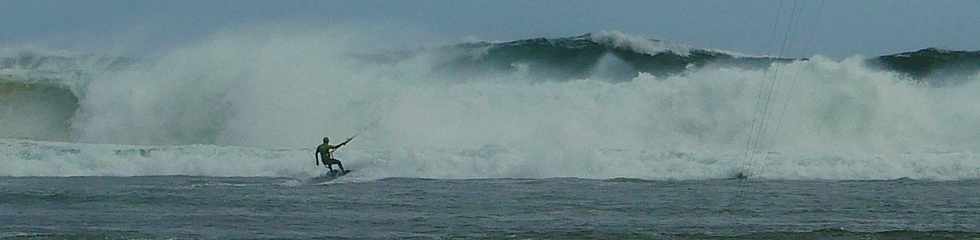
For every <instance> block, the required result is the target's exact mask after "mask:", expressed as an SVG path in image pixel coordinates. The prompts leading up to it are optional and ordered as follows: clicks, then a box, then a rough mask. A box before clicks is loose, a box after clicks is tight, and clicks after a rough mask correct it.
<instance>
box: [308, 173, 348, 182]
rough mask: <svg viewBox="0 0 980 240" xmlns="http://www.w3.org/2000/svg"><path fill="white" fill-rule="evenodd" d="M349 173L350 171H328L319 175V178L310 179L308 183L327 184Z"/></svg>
mask: <svg viewBox="0 0 980 240" xmlns="http://www.w3.org/2000/svg"><path fill="white" fill-rule="evenodd" d="M350 172H351V170H344V171H340V170H330V171H326V172H323V173H321V174H320V176H316V177H313V179H310V181H312V182H329V181H333V180H336V179H337V178H340V177H343V176H344V175H347V174H348V173H350Z"/></svg>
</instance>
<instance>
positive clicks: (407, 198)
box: [0, 173, 980, 239]
mask: <svg viewBox="0 0 980 240" xmlns="http://www.w3.org/2000/svg"><path fill="white" fill-rule="evenodd" d="M352 174H354V173H352ZM0 184H2V185H0V186H2V187H3V188H2V190H0V194H2V195H0V199H2V202H3V204H2V205H0V206H2V208H0V209H2V211H0V216H3V218H0V226H3V227H0V236H2V237H4V238H13V239H20V238H24V239H35V238H40V239H65V238H67V239H134V238H135V239H174V238H176V239H283V238H287V239H296V238H303V239H308V238H319V239H977V238H980V233H977V232H976V229H978V228H980V222H978V221H977V216H980V190H978V189H980V188H978V186H980V182H978V181H948V182H946V181H944V182H937V181H917V180H905V179H903V180H892V181H789V180H787V181H775V180H738V179H733V180H693V181H649V180H640V179H629V178H616V179H604V180H597V179H581V178H544V179H516V178H495V179H459V180H449V179H426V178H389V179H382V180H376V181H366V182H346V183H331V182H325V183H318V182H308V181H307V180H303V179H290V178H259V177H196V176H149V177H61V178H58V177H18V178H11V177H4V178H0Z"/></svg>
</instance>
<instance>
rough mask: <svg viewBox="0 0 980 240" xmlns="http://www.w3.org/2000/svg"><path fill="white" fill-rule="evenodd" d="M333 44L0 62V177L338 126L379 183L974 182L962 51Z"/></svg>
mask: <svg viewBox="0 0 980 240" xmlns="http://www.w3.org/2000/svg"><path fill="white" fill-rule="evenodd" d="M345 34H347V33H346V32H340V33H338V32H329V31H328V32H325V33H318V32H299V33H294V32H290V33H276V34H249V33H224V34H217V35H215V36H213V37H212V38H211V39H208V40H207V41H203V42H201V43H199V44H191V45H187V46H184V47H181V48H177V49H174V50H172V51H170V52H166V53H163V54H161V55H160V56H157V57H154V58H147V59H129V58H119V57H107V56H99V55H91V54H88V55H86V54H69V55H64V54H60V55H59V54H56V55H53V56H47V55H43V54H32V53H18V54H8V55H6V56H5V57H3V58H0V113H2V114H0V121H2V123H3V128H2V129H0V138H3V139H5V140H4V142H6V146H5V147H4V149H3V151H4V152H3V153H2V154H0V161H3V162H4V163H3V164H4V165H5V166H14V167H10V168H2V169H0V171H2V172H0V175H14V176H34V175H40V176H48V175H50V176H63V175H147V174H150V175H153V174H187V175H195V174H202V175H217V176H282V175H297V174H299V175H302V174H313V171H312V170H310V166H308V165H309V162H310V161H312V159H310V158H312V156H310V155H312V154H311V153H309V152H308V149H307V148H309V147H312V146H313V145H315V144H317V143H318V142H319V139H321V138H322V137H323V136H330V137H333V138H336V139H342V138H344V137H347V136H352V135H359V137H358V139H357V141H356V142H355V144H354V145H355V146H357V147H352V148H351V149H349V150H345V151H349V152H346V153H345V154H350V155H344V156H343V157H344V158H345V163H348V162H349V163H350V164H353V165H354V166H357V165H359V164H360V165H361V167H363V168H364V169H366V170H367V171H358V173H359V174H364V176H368V177H377V178H383V177H398V176H404V177H449V178H457V177H461V178H466V177H589V178H617V177H624V178H640V179H714V178H732V177H748V178H775V179H896V178H903V177H907V178H916V179H920V178H921V179H971V178H978V175H980V168H978V167H977V166H980V158H978V157H977V156H976V153H978V152H980V135H977V134H976V131H970V129H980V123H977V122H976V121H970V119H980V108H978V106H976V104H968V103H971V102H976V101H977V96H976V93H977V91H978V90H980V82H978V81H976V80H977V79H980V74H978V72H977V71H976V69H977V66H976V64H974V63H975V62H976V59H978V57H977V55H978V54H977V53H976V52H963V51H948V50H938V49H926V50H922V51H917V52H910V53H901V54H896V55H888V56H882V57H877V58H873V59H866V58H863V57H851V58H847V59H843V60H833V59H828V58H825V57H821V56H814V57H811V58H808V59H788V58H773V57H762V56H749V55H743V54H734V53H730V52H724V51H716V50H708V49H698V48H693V47H689V46H684V45H680V44H671V43H666V42H663V41H658V40H649V39H645V38H640V37H633V36H628V35H625V34H622V33H615V32H604V33H596V34H587V35H582V36H576V37H568V38H552V39H545V38H539V39H528V40H520V41H513V42H494V43H490V42H477V43H465V44H458V45H450V46H444V47H439V48H433V49H422V50H408V51H402V52H385V53H377V52H364V51H360V50H361V49H365V48H364V47H363V46H361V45H358V44H360V43H361V42H362V41H356V39H355V38H354V37H351V36H349V35H345ZM267 35H274V36H280V37H276V38H270V39H262V40H261V41H259V40H256V39H255V38H256V36H267ZM338 36H343V37H338ZM954 70H955V71H954ZM769 88H771V89H772V91H771V93H772V96H771V97H769V98H768V99H770V100H771V101H770V102H771V103H772V107H771V108H770V110H771V111H770V113H771V114H767V115H765V116H764V117H765V118H766V119H768V120H767V121H768V122H770V124H769V125H767V127H768V130H767V132H766V133H765V134H764V136H761V137H760V141H759V143H758V145H759V146H760V147H759V148H757V149H756V148H753V149H747V148H746V147H745V146H746V144H745V143H746V139H747V138H748V137H749V136H751V135H752V134H753V133H754V132H752V130H751V129H752V126H753V123H754V122H755V121H757V120H759V119H760V114H758V112H759V111H760V109H761V106H760V104H759V102H760V101H759V100H760V97H759V96H760V94H761V93H764V92H763V90H765V89H769ZM13 139H30V140H43V141H56V142H67V143H54V142H43V141H42V142H31V141H29V140H13ZM195 144H199V145H195ZM137 145H150V146H158V147H152V148H143V147H137ZM225 146H240V147H225ZM276 148H282V149H304V150H295V151H293V150H290V151H285V152H280V151H273V150H270V149H276ZM58 149H67V150H65V151H67V152H63V151H61V150H58ZM127 149H128V150H127ZM141 149H142V152H146V153H147V154H141V153H142V152H141ZM116 150H120V151H122V152H120V153H117V152H116ZM127 151H135V152H136V153H138V154H126V152H127ZM770 152H771V153H770Z"/></svg>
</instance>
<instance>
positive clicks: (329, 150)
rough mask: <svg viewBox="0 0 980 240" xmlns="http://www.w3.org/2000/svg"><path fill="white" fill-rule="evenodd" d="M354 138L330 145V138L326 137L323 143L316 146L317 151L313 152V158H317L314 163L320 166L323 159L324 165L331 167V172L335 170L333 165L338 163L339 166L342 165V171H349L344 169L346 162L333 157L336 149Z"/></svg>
mask: <svg viewBox="0 0 980 240" xmlns="http://www.w3.org/2000/svg"><path fill="white" fill-rule="evenodd" d="M353 139H354V137H350V138H347V141H344V142H342V143H340V144H337V145H330V138H327V137H324V138H323V144H320V145H319V146H316V152H314V153H313V158H314V159H316V161H314V162H313V163H314V164H315V165H316V166H320V161H322V162H323V165H326V166H327V169H330V171H331V172H333V167H331V166H332V165H334V164H337V166H339V167H340V172H342V173H343V172H347V171H346V170H344V164H341V163H340V160H337V159H335V158H333V152H334V151H336V149H338V148H340V147H343V146H344V145H346V144H347V143H349V142H350V141H351V140H353Z"/></svg>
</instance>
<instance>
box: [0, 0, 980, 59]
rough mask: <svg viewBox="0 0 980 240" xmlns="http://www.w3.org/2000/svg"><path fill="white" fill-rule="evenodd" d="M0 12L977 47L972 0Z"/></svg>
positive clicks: (144, 42)
mask: <svg viewBox="0 0 980 240" xmlns="http://www.w3.org/2000/svg"><path fill="white" fill-rule="evenodd" d="M0 8H2V9H3V10H2V13H0V30H2V31H0V47H8V48H9V47H16V46H21V45H25V44H30V45H34V46H41V47H49V48H69V49H75V50H78V49H103V48H107V47H112V46H117V45H118V46H126V47H128V48H135V49H136V52H140V51H154V50H159V49H167V48H170V47H173V46H177V45H180V44H181V43H182V42H187V41H192V40H194V39H198V38H201V37H205V36H208V35H209V34H212V33H214V32H215V31H221V30H224V29H228V28H231V27H242V26H245V27H247V26H248V25H257V24H266V23H270V22H310V23H315V24H323V23H327V24H357V25H361V26H387V27H388V28H389V29H412V31H406V32H414V33H415V35H416V36H414V37H412V38H404V39H421V38H418V37H417V35H418V33H425V34H428V35H431V36H429V37H430V38H431V39H438V40H439V41H444V42H452V41H459V40H462V39H467V38H477V39H484V40H516V39H524V38H530V37H559V36H573V35H578V34H582V33H587V32H597V31H602V30H618V31H623V32H625V33H628V34H631V35H637V36H646V37H654V38H659V39H665V40H668V41H672V42H677V43H683V44H688V45H691V46H694V47H705V48H716V49H726V50H733V51H738V52H745V53H751V54H771V55H775V54H776V52H778V51H777V50H778V49H779V46H780V45H781V41H782V39H783V38H784V37H787V36H788V38H787V39H788V40H789V41H788V46H789V48H788V50H786V51H785V52H784V55H790V56H800V55H807V56H809V55H812V54H814V53H820V54H823V55H828V56H833V57H843V56H849V55H853V54H863V55H876V54H886V53H895V52H899V51H905V50H914V49H919V48H925V47H942V48H951V49H968V50H978V49H980V40H978V37H980V1H978V0H935V1H926V0H921V1H913V0H861V1H854V0H825V1H822V0H799V1H794V0H785V1H777V0H739V1H735V0H731V1H725V0H711V1H707V0H705V1H691V0H683V1H681V0H678V1H651V0H637V1H615V0H608V1H599V0H591V1H590V0H554V1H543V0H541V1H531V0H494V1H466V0H445V1H428V0H426V1H421V0H404V1H402V0H357V1H355V0H350V1H328V0H324V1H314V0H309V1H307V0H283V1H272V0H220V1H219V0H214V1H210V0H200V1H198V0H167V1H137V0H85V1H75V0H59V1H53V0H0ZM793 16H795V17H796V19H797V21H795V22H791V21H790V19H792V18H793ZM379 29H384V27H380V28H379ZM398 34H400V33H392V35H395V36H393V37H397V35H398ZM393 39H401V38H393ZM418 45H419V46H423V45H426V44H425V43H418Z"/></svg>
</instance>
